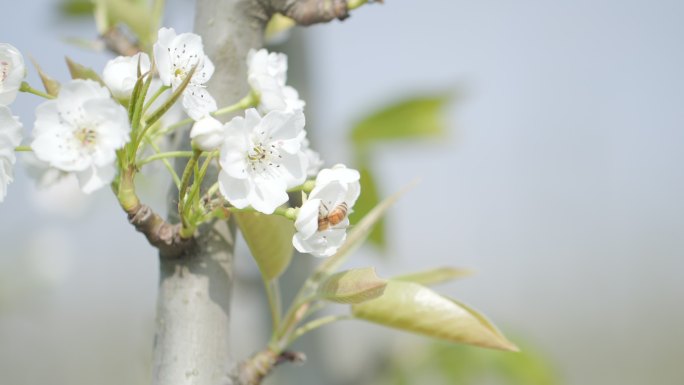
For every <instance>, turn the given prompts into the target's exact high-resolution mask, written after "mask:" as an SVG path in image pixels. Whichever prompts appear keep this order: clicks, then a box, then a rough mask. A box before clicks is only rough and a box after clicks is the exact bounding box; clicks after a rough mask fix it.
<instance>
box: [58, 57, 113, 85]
mask: <svg viewBox="0 0 684 385" xmlns="http://www.w3.org/2000/svg"><path fill="white" fill-rule="evenodd" d="M66 63H67V67H69V73H70V74H71V78H72V79H89V80H94V81H96V82H98V83H100V84H101V85H103V86H104V85H105V84H104V82H103V81H102V79H100V75H98V74H97V72H95V71H94V70H92V69H91V68H88V67H86V66H84V65H82V64H79V63H76V62H75V61H73V60H71V59H69V58H68V57H67V58H66Z"/></svg>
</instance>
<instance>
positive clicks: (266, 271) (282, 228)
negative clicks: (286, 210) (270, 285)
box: [234, 213, 295, 281]
mask: <svg viewBox="0 0 684 385" xmlns="http://www.w3.org/2000/svg"><path fill="white" fill-rule="evenodd" d="M234 215H235V218H236V220H237V224H238V226H239V227H240V232H241V233H242V236H243V237H244V238H245V241H246V242H247V246H249V250H250V251H251V252H252V256H253V257H254V260H255V261H256V263H257V265H258V266H259V269H260V270H261V274H262V275H263V276H264V278H265V279H266V280H268V281H270V280H272V279H274V278H277V277H279V276H280V275H281V274H282V273H283V272H284V271H285V269H287V266H288V265H289V264H290V261H291V260H292V252H293V247H292V236H293V235H294V231H295V228H294V225H293V224H292V221H291V220H289V219H287V218H283V217H281V216H278V215H264V214H259V213H235V214H234Z"/></svg>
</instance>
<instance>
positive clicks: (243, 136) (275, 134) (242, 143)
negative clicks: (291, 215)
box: [219, 108, 308, 214]
mask: <svg viewBox="0 0 684 385" xmlns="http://www.w3.org/2000/svg"><path fill="white" fill-rule="evenodd" d="M304 124H305V122H304V113H303V112H302V111H301V110H299V111H296V112H283V111H271V112H269V113H268V114H266V115H265V116H263V117H261V116H260V115H259V113H258V112H257V110H256V109H253V108H250V109H248V110H247V111H245V117H244V118H243V117H235V118H233V120H231V121H230V122H228V124H226V126H225V132H226V134H225V135H226V136H225V138H224V142H223V146H222V147H221V150H220V164H221V172H220V173H219V189H220V191H221V193H222V194H223V196H224V197H225V198H226V199H227V200H228V202H230V204H232V205H233V206H235V207H237V208H244V207H247V206H252V207H253V208H254V209H255V210H257V211H260V212H262V213H265V214H271V213H273V212H274V211H275V209H276V208H277V207H278V206H280V205H282V204H283V203H285V202H287V200H288V195H287V189H288V188H292V187H294V186H298V185H300V184H302V183H304V181H305V180H306V169H307V167H308V164H307V158H306V155H305V154H304V153H303V152H302V150H301V143H302V140H303V139H304V136H305V135H306V133H305V132H304Z"/></svg>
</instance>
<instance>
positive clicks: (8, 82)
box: [0, 43, 26, 106]
mask: <svg viewBox="0 0 684 385" xmlns="http://www.w3.org/2000/svg"><path fill="white" fill-rule="evenodd" d="M25 77H26V66H25V65H24V57H23V56H21V52H19V50H18V49H16V48H15V47H14V46H12V45H10V44H7V43H0V105H2V106H7V105H9V104H11V103H12V102H13V101H14V99H15V98H16V97H17V93H18V92H19V87H21V82H22V81H24V78H25Z"/></svg>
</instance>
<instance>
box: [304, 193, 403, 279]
mask: <svg viewBox="0 0 684 385" xmlns="http://www.w3.org/2000/svg"><path fill="white" fill-rule="evenodd" d="M411 187H413V184H411V185H409V186H407V187H406V188H404V189H402V190H401V191H399V192H397V193H395V194H394V195H392V196H390V197H388V198H385V200H384V201H382V202H380V204H378V205H377V206H375V207H374V208H373V210H371V211H370V212H369V213H368V214H367V215H366V216H365V217H363V219H361V221H359V222H358V223H357V224H356V225H355V226H354V227H353V228H352V229H351V230H350V231H349V234H347V240H346V241H345V242H344V244H343V245H342V246H341V247H340V248H339V249H338V250H337V253H335V255H333V256H332V257H329V258H328V259H326V260H325V261H324V262H323V263H321V264H320V265H319V266H318V268H317V269H316V277H320V276H323V275H325V274H329V273H331V272H333V271H335V270H337V269H339V267H340V266H341V265H342V264H343V263H344V261H345V260H346V259H347V257H348V256H349V255H350V254H351V253H352V252H354V251H356V249H358V248H359V247H360V246H361V245H362V244H363V242H364V241H365V240H366V239H367V238H368V236H369V234H370V232H371V230H373V226H374V225H375V224H376V223H377V222H378V221H379V220H380V218H382V217H383V216H384V215H385V213H386V212H387V210H388V209H389V208H390V207H392V205H393V204H394V203H395V202H396V201H397V200H399V198H400V197H401V196H402V195H404V193H406V191H408V190H409V189H410V188H411Z"/></svg>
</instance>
